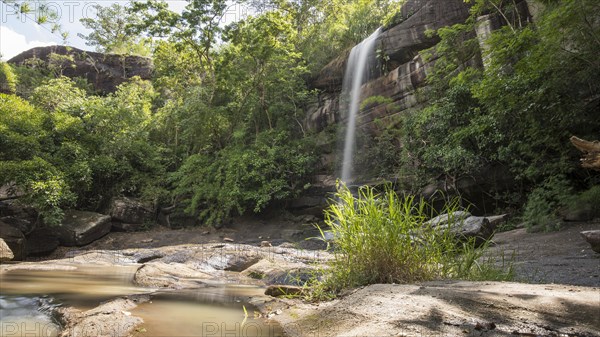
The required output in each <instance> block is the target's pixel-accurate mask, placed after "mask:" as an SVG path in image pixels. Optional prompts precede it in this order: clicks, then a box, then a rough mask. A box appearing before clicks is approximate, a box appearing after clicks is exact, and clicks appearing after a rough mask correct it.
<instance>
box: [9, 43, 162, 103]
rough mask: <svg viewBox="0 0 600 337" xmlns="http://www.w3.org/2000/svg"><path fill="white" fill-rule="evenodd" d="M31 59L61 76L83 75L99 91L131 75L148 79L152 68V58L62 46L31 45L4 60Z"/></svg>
mask: <svg viewBox="0 0 600 337" xmlns="http://www.w3.org/2000/svg"><path fill="white" fill-rule="evenodd" d="M53 55H54V56H53ZM56 55H57V56H58V57H57V56H56ZM31 59H38V60H40V61H41V62H43V66H46V67H48V66H49V65H52V66H53V67H55V68H57V69H59V71H61V72H62V74H63V75H64V76H67V77H71V78H73V77H83V78H86V79H87V80H88V82H89V83H90V84H91V85H92V86H93V87H94V89H95V90H96V91H97V92H98V93H100V94H108V93H111V92H113V91H115V90H116V88H117V86H118V85H119V84H121V83H123V82H125V81H126V80H127V79H128V78H131V77H134V76H139V77H140V78H142V79H150V77H151V75H152V69H153V66H152V60H151V59H149V58H146V57H140V56H133V55H129V56H126V55H115V54H102V53H95V52H89V51H84V50H81V49H77V48H73V47H66V46H49V47H37V48H33V49H30V50H27V51H25V52H22V53H21V54H19V55H17V56H15V57H13V58H12V59H10V60H9V61H8V62H9V63H11V64H15V65H27V64H32V62H31V61H30V60H31Z"/></svg>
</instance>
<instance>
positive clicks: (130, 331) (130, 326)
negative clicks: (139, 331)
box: [57, 295, 150, 337]
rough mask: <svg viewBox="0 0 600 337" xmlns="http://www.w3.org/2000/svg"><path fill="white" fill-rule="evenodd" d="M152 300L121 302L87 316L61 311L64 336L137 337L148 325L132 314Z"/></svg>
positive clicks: (77, 311) (97, 308) (101, 307)
mask: <svg viewBox="0 0 600 337" xmlns="http://www.w3.org/2000/svg"><path fill="white" fill-rule="evenodd" d="M149 300H150V297H149V296H144V295H137V296H130V298H119V299H116V300H113V301H110V302H108V303H104V304H102V305H100V306H98V307H96V308H94V309H92V310H88V311H84V312H81V311H79V310H76V309H73V308H69V307H63V308H59V309H58V310H57V311H58V318H59V320H60V321H61V323H62V325H63V326H64V329H63V331H62V332H61V334H60V336H61V337H85V336H115V337H116V336H123V337H125V336H133V335H135V330H136V328H137V327H138V326H139V325H141V324H142V323H143V322H144V321H143V320H142V319H141V318H139V317H136V316H133V315H131V310H133V309H134V308H136V307H137V306H138V304H139V303H143V302H147V301H149Z"/></svg>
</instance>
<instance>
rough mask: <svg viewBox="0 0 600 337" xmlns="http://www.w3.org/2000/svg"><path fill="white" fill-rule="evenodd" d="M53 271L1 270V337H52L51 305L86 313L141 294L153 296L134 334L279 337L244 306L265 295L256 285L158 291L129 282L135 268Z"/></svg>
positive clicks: (55, 331)
mask: <svg viewBox="0 0 600 337" xmlns="http://www.w3.org/2000/svg"><path fill="white" fill-rule="evenodd" d="M51 267H52V268H38V269H33V270H32V269H14V270H4V271H3V272H0V294H1V295H0V325H1V334H0V336H7V337H8V336H43V337H54V336H56V335H57V334H58V333H59V332H60V328H59V326H58V325H57V324H56V323H55V322H54V320H53V319H52V315H51V312H52V306H56V305H63V306H71V307H75V308H77V309H80V310H88V309H92V308H95V307H96V306H98V305H99V304H100V303H102V302H104V301H108V300H110V299H113V298H116V297H119V296H124V295H131V294H141V293H148V294H151V301H149V302H146V303H142V304H140V305H139V306H138V307H137V308H135V309H134V310H132V312H131V314H132V315H134V316H137V317H141V318H142V319H143V320H144V323H143V324H142V325H141V326H140V327H139V328H138V330H137V331H136V336H161V337H163V336H181V337H188V336H248V337H254V336H255V337H263V336H264V337H266V336H268V337H277V336H283V333H282V330H281V328H280V327H279V326H278V325H275V324H272V323H269V322H268V321H266V320H264V319H263V318H260V317H255V315H254V308H253V307H252V306H251V305H249V304H248V300H249V298H250V297H253V296H261V295H262V294H263V293H264V289H262V288H260V287H257V286H242V285H232V284H230V283H229V284H223V285H215V284H211V285H206V286H204V287H201V288H198V289H192V290H177V291H157V290H156V289H148V288H142V287H137V286H135V285H134V284H133V277H134V275H135V271H136V270H137V268H138V267H139V265H131V266H91V265H77V264H73V265H62V266H51ZM244 309H245V310H244Z"/></svg>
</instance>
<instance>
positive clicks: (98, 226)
mask: <svg viewBox="0 0 600 337" xmlns="http://www.w3.org/2000/svg"><path fill="white" fill-rule="evenodd" d="M110 228H111V221H110V216H109V215H104V214H99V213H95V212H85V211H75V210H69V211H67V212H65V218H64V220H63V221H62V223H61V224H60V225H59V226H58V227H56V234H57V236H58V240H59V242H60V243H61V244H62V245H64V246H83V245H86V244H88V243H90V242H92V241H94V240H97V239H99V238H101V237H102V236H104V235H106V234H107V233H108V232H110Z"/></svg>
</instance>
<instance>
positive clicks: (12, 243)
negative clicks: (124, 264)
mask: <svg viewBox="0 0 600 337" xmlns="http://www.w3.org/2000/svg"><path fill="white" fill-rule="evenodd" d="M0 239H3V240H4V242H5V243H6V244H7V245H8V247H10V250H11V251H12V253H13V255H14V260H23V259H24V258H25V256H26V244H27V240H26V239H25V235H23V233H22V232H21V231H20V230H18V229H16V228H14V227H12V226H11V225H9V224H7V223H6V222H4V221H0Z"/></svg>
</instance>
